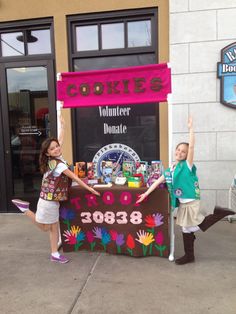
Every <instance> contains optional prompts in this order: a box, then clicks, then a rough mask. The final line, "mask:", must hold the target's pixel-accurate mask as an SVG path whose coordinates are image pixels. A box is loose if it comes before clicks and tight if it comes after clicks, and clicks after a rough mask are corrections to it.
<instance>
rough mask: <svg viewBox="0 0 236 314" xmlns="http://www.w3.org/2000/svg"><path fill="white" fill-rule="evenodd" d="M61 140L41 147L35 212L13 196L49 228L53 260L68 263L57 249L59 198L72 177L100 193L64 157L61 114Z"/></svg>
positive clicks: (63, 196)
mask: <svg viewBox="0 0 236 314" xmlns="http://www.w3.org/2000/svg"><path fill="white" fill-rule="evenodd" d="M60 122H61V123H60V124H61V128H60V130H61V131H60V136H59V139H56V138H47V139H46V140H45V141H44V142H43V143H42V146H41V151H40V157H39V165H40V170H41V172H42V174H43V180H42V186H41V192H40V198H39V201H38V204H37V211H36V214H35V213H34V212H33V211H32V210H30V208H29V206H30V204H29V202H26V201H22V200H19V199H13V200H12V203H13V204H14V205H16V206H17V207H18V208H19V210H20V211H22V212H23V213H25V215H26V216H27V217H28V218H30V220H31V221H32V222H33V223H34V224H35V225H36V226H37V227H39V229H41V230H42V231H49V238H50V245H51V255H50V260H51V261H52V262H58V263H62V264H64V263H67V262H68V261H69V260H68V258H67V257H66V256H64V255H61V254H60V253H59V252H58V242H59V207H60V201H63V200H66V199H67V197H68V188H69V181H70V180H73V181H75V182H77V183H78V184H79V185H80V186H82V187H83V188H85V189H87V190H88V191H89V192H90V193H93V194H95V195H98V196H99V195H100V193H99V192H97V191H95V190H94V189H93V188H92V187H90V186H88V185H87V184H85V183H84V182H83V181H82V180H81V179H80V178H78V177H77V176H76V175H75V174H74V173H73V172H72V171H70V169H69V168H68V165H67V163H66V162H65V160H64V159H63V157H62V151H61V146H62V143H63V138H64V119H63V118H62V116H60Z"/></svg>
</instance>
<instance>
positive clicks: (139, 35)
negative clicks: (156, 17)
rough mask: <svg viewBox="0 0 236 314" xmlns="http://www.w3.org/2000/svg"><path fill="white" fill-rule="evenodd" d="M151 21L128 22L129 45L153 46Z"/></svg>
mask: <svg viewBox="0 0 236 314" xmlns="http://www.w3.org/2000/svg"><path fill="white" fill-rule="evenodd" d="M151 43H152V39H151V22H150V21H148V20H147V21H136V22H128V47H144V46H151Z"/></svg>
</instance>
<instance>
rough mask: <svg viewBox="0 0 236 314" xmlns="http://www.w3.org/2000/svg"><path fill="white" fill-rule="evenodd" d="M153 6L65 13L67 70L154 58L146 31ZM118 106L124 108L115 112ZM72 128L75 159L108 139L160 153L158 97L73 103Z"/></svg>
mask: <svg viewBox="0 0 236 314" xmlns="http://www.w3.org/2000/svg"><path fill="white" fill-rule="evenodd" d="M155 12H156V9H145V10H127V11H123V12H121V11H119V12H112V13H111V12H109V13H101V14H96V15H93V14H85V15H83V14H82V15H78V16H75V15H73V16H71V17H68V27H69V30H70V41H71V43H72V45H71V47H72V50H71V51H69V54H70V61H71V62H70V65H71V66H70V71H78V72H81V71H88V70H104V69H114V68H125V67H130V66H141V65H146V64H155V63H157V62H158V57H157V55H158V52H157V51H158V50H157V42H156V40H155V38H156V37H155V36H154V38H152V37H151V34H152V32H154V33H157V29H156V27H157V25H158V23H157V15H156V13H155ZM91 21H92V22H91ZM91 23H93V25H91ZM95 24H96V25H95ZM75 30H76V31H75ZM74 38H76V42H75V41H74ZM95 49H97V50H95ZM89 50H90V51H89ZM119 110H121V111H122V112H126V113H127V114H126V115H125V116H123V115H119ZM73 129H74V134H73V150H74V160H75V161H92V160H93V159H94V156H96V153H97V152H98V151H99V149H100V148H101V147H103V146H106V145H108V144H112V143H120V144H124V145H126V146H128V147H130V148H132V149H133V150H134V151H135V152H136V153H137V154H138V155H139V157H140V158H141V159H142V160H146V161H151V160H154V159H159V156H160V152H159V104H158V103H143V104H138V103H137V104H133V105H128V104H126V103H124V104H120V105H119V106H109V105H108V106H102V105H101V106H98V107H92V108H88V107H85V108H76V109H73Z"/></svg>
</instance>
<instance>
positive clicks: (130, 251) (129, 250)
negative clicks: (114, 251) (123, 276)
mask: <svg viewBox="0 0 236 314" xmlns="http://www.w3.org/2000/svg"><path fill="white" fill-rule="evenodd" d="M127 251H128V252H129V254H130V255H131V256H133V251H132V250H131V249H129V248H127Z"/></svg>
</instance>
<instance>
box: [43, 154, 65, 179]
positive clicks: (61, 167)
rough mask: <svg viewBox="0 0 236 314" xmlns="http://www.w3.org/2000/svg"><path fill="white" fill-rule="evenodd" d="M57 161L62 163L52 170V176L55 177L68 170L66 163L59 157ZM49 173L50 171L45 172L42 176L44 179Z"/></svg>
mask: <svg viewBox="0 0 236 314" xmlns="http://www.w3.org/2000/svg"><path fill="white" fill-rule="evenodd" d="M57 159H59V160H61V161H62V162H60V163H58V164H57V166H56V168H55V169H54V170H53V175H54V176H55V177H59V176H60V175H61V174H62V172H63V171H65V170H66V169H68V166H67V165H66V161H65V160H64V159H63V157H62V156H60V157H59V158H57ZM50 173H51V171H47V172H46V173H45V174H44V177H45V178H46V177H47V176H48V175H49V174H50Z"/></svg>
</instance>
